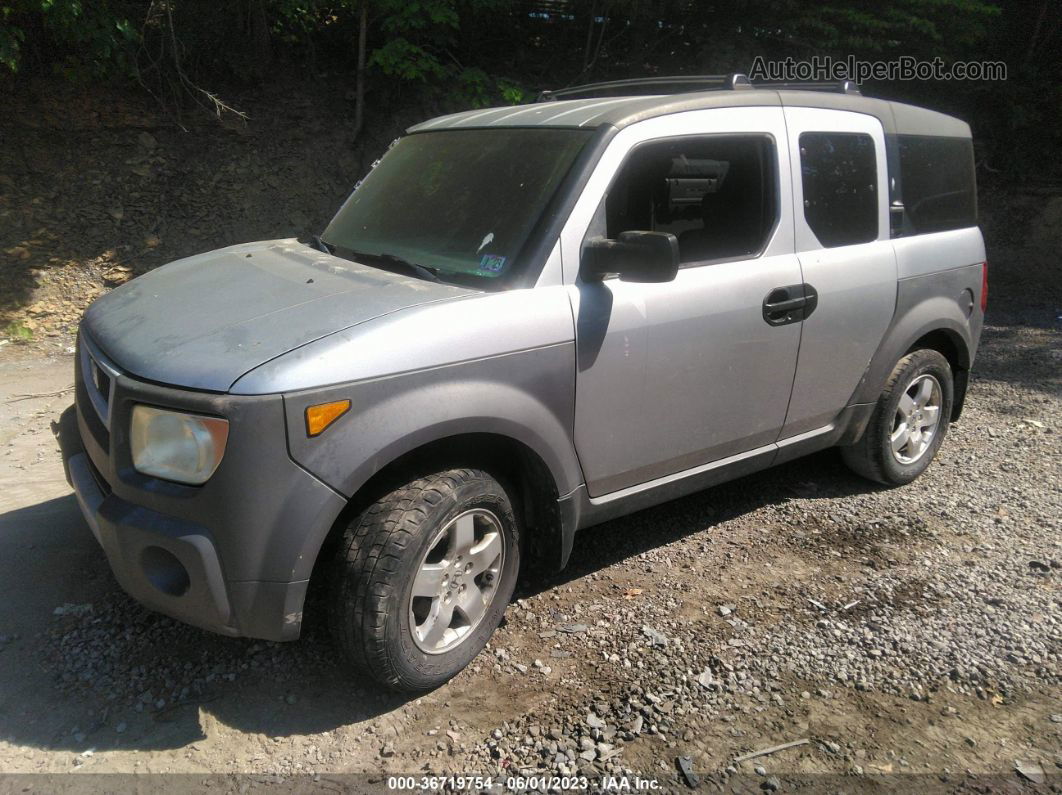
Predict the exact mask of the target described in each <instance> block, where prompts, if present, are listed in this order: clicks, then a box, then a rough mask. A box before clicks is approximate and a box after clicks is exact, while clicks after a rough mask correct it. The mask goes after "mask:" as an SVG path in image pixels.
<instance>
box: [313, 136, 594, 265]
mask: <svg viewBox="0 0 1062 795" xmlns="http://www.w3.org/2000/svg"><path fill="white" fill-rule="evenodd" d="M591 135H592V133H591V132H590V131H587V130H564V129H546V128H543V129H533V128H531V129H529V128H508V129H494V130H440V131H438V132H427V133H417V134H414V135H410V136H407V137H405V138H402V139H401V140H399V141H398V143H396V144H395V145H394V146H393V147H391V149H390V150H388V152H387V154H386V155H385V156H384V157H383V159H382V160H380V162H379V163H378V164H377V165H376V167H375V168H374V169H373V170H372V171H370V172H369V174H368V176H366V177H365V179H364V180H363V181H362V182H361V183H360V184H359V185H358V186H357V187H356V188H355V190H354V192H353V193H352V194H351V195H350V197H349V198H348V199H347V201H346V202H345V203H344V204H343V206H342V207H341V208H340V210H339V212H338V213H336V216H335V218H333V219H332V222H331V223H330V224H329V225H328V228H327V229H326V230H325V232H324V234H323V235H322V238H323V239H324V241H325V242H326V243H328V244H329V245H331V246H334V247H337V248H338V249H339V252H340V253H342V250H343V249H347V250H348V251H351V252H358V253H361V254H365V255H383V254H386V255H390V256H391V257H392V258H399V259H402V260H407V261H408V262H412V263H415V264H417V265H422V266H425V267H428V268H431V269H433V270H434V271H436V272H437V273H438V274H439V275H440V276H441V277H443V278H445V277H446V275H447V274H448V273H449V274H453V273H459V274H465V275H468V276H472V277H481V278H484V279H499V278H501V277H503V276H509V275H513V274H514V272H515V271H516V269H518V268H519V267H520V266H519V264H518V263H517V258H518V255H519V253H520V249H521V248H522V247H523V245H524V243H525V242H526V240H527V237H528V235H529V234H530V232H531V228H532V227H533V226H534V224H535V222H536V221H537V220H538V218H539V216H540V215H541V213H542V210H543V208H544V207H545V206H546V203H547V202H548V201H549V200H550V198H551V197H552V196H553V194H554V192H555V191H556V189H557V186H558V184H559V183H560V181H561V180H562V179H563V178H564V176H565V175H566V174H567V173H568V170H569V169H570V168H571V165H572V162H573V161H574V160H575V157H576V155H577V154H578V153H579V151H580V150H581V149H582V147H583V146H584V144H585V143H586V141H587V140H588V139H589V138H590V136H591Z"/></svg>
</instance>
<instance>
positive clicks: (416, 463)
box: [305, 431, 573, 590]
mask: <svg viewBox="0 0 1062 795" xmlns="http://www.w3.org/2000/svg"><path fill="white" fill-rule="evenodd" d="M398 449H399V450H401V452H396V453H393V455H392V456H391V457H389V458H388V459H387V463H385V464H383V465H382V466H380V467H379V469H378V470H377V471H376V472H375V473H373V474H372V475H371V476H369V477H368V478H367V479H366V480H365V481H364V482H363V483H361V484H360V485H359V486H358V488H357V489H356V490H355V491H354V493H353V494H352V495H351V496H350V498H349V499H348V501H347V504H346V506H345V507H344V509H343V510H342V511H341V512H340V514H339V515H338V516H337V517H336V520H335V522H334V523H333V524H332V527H331V528H330V530H329V531H328V533H327V534H326V535H325V536H324V537H323V538H320V539H317V540H311V539H308V541H309V542H310V544H309V547H310V548H307V549H306V551H305V554H307V555H308V556H309V555H312V560H313V569H312V572H311V574H310V583H311V588H312V589H314V590H317V588H318V587H319V586H320V585H321V584H322V582H323V580H324V579H325V578H326V572H325V567H326V564H327V561H328V560H329V559H330V555H331V551H332V549H333V548H334V545H335V544H337V543H338V541H339V540H340V539H341V537H342V534H343V529H344V528H345V527H346V526H347V524H349V522H350V521H351V520H352V519H353V517H355V516H356V515H357V514H358V513H360V512H361V511H363V510H364V509H365V508H366V507H368V506H369V505H371V504H372V503H373V502H375V501H376V500H378V499H379V498H380V497H382V496H384V495H385V494H387V493H388V492H389V491H391V490H393V489H395V488H398V487H399V486H401V485H402V484H404V483H408V482H409V481H410V480H414V479H416V478H417V477H421V476H423V475H427V474H430V473H432V472H439V471H443V470H446V469H453V468H461V467H467V468H474V469H482V470H484V471H485V472H488V473H490V474H491V475H493V476H494V477H495V478H497V479H498V481H499V482H500V483H501V484H502V486H503V487H504V488H505V489H506V491H507V492H508V493H509V495H510V497H511V498H512V500H513V502H514V506H513V508H514V511H515V512H516V514H517V516H518V517H519V518H520V520H521V521H522V522H523V526H524V532H523V538H524V543H525V547H524V558H525V563H527V564H530V565H531V566H533V567H536V568H543V569H555V568H559V567H560V566H561V565H562V563H563V559H564V558H566V557H567V551H568V550H570V548H571V535H572V533H573V528H570V527H566V526H564V524H563V523H562V521H561V516H560V510H559V505H558V498H559V497H560V496H561V495H560V493H559V489H558V483H557V479H556V477H555V475H554V473H553V472H552V471H551V469H550V466H549V465H548V464H547V463H546V460H545V459H544V457H543V456H542V455H541V454H540V453H539V452H538V451H537V450H535V449H534V448H533V447H532V446H531V445H529V444H527V443H526V442H525V441H522V440H520V439H518V438H516V437H515V436H513V435H508V434H504V433H499V432H496V431H462V432H459V433H454V434H450V435H442V436H438V437H437V438H434V439H432V440H431V441H420V442H419V443H417V444H414V445H410V446H408V447H407V448H405V449H403V448H402V447H399V448H398ZM377 460H379V458H377ZM308 559H310V558H308Z"/></svg>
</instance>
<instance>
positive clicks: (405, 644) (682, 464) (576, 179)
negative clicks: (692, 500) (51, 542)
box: [64, 76, 987, 690]
mask: <svg viewBox="0 0 1062 795" xmlns="http://www.w3.org/2000/svg"><path fill="white" fill-rule="evenodd" d="M814 89H818V90H814ZM543 99H544V100H545V101H541V102H538V103H535V104H531V105H526V106H520V107H506V108H497V109H491V110H476V111H470V112H466V113H458V114H456V115H452V116H444V117H442V118H437V119H433V120H431V121H427V122H424V123H423V124H420V125H418V126H415V127H413V128H411V129H410V130H409V131H408V134H407V135H405V136H404V137H402V138H401V139H399V140H398V141H396V142H395V143H394V144H393V145H392V146H391V148H390V149H389V151H388V152H387V153H386V155H385V156H384V157H383V158H382V159H381V160H380V161H379V162H378V163H377V164H376V165H375V167H374V168H373V169H372V171H371V172H370V173H369V174H368V176H367V177H366V178H365V179H364V180H363V181H362V182H361V183H359V184H358V186H357V187H356V188H355V190H354V192H353V193H352V194H351V195H350V197H349V198H348V199H347V201H346V203H345V204H344V205H343V206H342V207H341V208H340V210H339V212H338V213H337V214H336V216H335V218H333V219H332V222H331V223H330V224H329V225H328V228H327V229H325V231H324V233H323V234H322V235H321V236H320V237H319V238H315V239H313V240H312V241H310V242H309V243H308V244H304V243H300V242H298V241H296V240H274V241H267V242H260V243H249V244H245V245H238V246H232V247H229V248H224V249H220V250H217V251H211V252H208V253H206V254H200V255H198V256H194V257H190V258H188V259H184V260H181V261H178V262H174V263H172V264H170V265H167V266H165V267H162V268H159V269H157V270H155V271H152V272H151V273H149V274H147V275H145V276H142V277H140V278H138V279H136V280H134V281H133V282H131V283H129V284H127V285H125V286H123V287H121V288H119V289H116V290H115V291H113V292H112V293H110V294H108V295H106V296H104V297H103V298H101V299H99V300H98V301H96V303H95V304H93V305H92V307H90V308H89V310H88V311H87V312H86V314H85V317H84V320H83V322H82V324H81V332H80V340H79V353H78V357H77V381H76V383H77V400H76V416H77V426H78V433H76V434H72V435H70V436H69V437H68V438H67V439H66V441H65V443H64V447H65V454H66V455H65V458H66V461H67V465H68V474H69V477H70V480H71V483H72V484H73V486H74V488H75V490H76V492H77V495H78V499H79V502H80V505H81V508H82V510H83V512H84V515H85V517H86V519H87V520H88V523H89V525H90V527H91V528H92V531H93V533H94V534H95V536H96V537H97V539H98V540H99V542H100V544H101V545H102V546H103V549H104V550H105V552H106V554H107V558H108V560H109V562H110V565H111V567H112V569H113V570H114V573H115V575H116V576H117V578H118V580H119V582H120V583H121V585H122V586H123V588H125V590H126V591H128V592H129V593H130V594H131V595H133V596H134V597H136V598H137V599H139V600H140V601H141V602H143V603H144V604H145V605H147V606H149V607H150V608H152V609H155V610H158V611H160V612H163V613H166V614H168V615H171V616H174V617H176V618H179V619H181V620H182V621H186V622H188V623H191V624H195V625H197V626H200V627H204V628H206V629H209V630H212V631H214V632H220V633H224V634H226V635H234V636H249V637H255V638H266V639H270V640H292V639H295V638H297V637H298V636H299V632H300V627H301V624H302V618H303V604H304V600H305V597H306V594H307V589H308V587H309V586H310V584H311V582H314V583H316V582H322V583H325V584H326V585H327V589H328V596H327V604H328V608H329V610H330V612H331V619H330V620H331V623H332V626H333V628H334V631H335V635H336V639H337V643H338V645H339V647H340V648H341V649H342V651H343V653H344V655H345V657H346V658H347V659H348V660H349V662H350V663H351V664H352V665H353V666H354V667H355V668H356V669H358V670H360V671H362V672H364V673H366V674H368V675H370V676H372V677H374V678H375V679H377V680H378V681H379V682H381V683H383V684H384V685H387V686H389V687H393V688H397V689H405V690H418V689H424V688H430V687H433V686H435V685H438V684H440V683H441V682H444V681H445V680H447V679H448V678H450V677H452V676H453V675H454V674H456V673H457V672H458V671H460V670H461V669H462V668H463V667H464V666H465V665H466V664H467V663H468V662H469V661H470V660H471V659H472V658H473V657H474V656H475V655H476V654H477V653H478V652H479V651H480V650H481V649H482V648H483V646H484V644H485V643H486V642H487V640H488V638H489V637H490V635H491V633H492V632H493V631H494V629H495V628H496V627H497V625H498V623H499V622H500V621H501V618H502V614H503V612H504V611H505V608H506V605H507V603H508V602H509V599H510V597H511V595H512V593H513V589H514V585H515V583H516V580H517V576H518V573H519V571H520V568H521V565H522V564H525V563H531V562H537V563H540V564H545V565H546V566H550V567H555V568H556V567H562V566H564V565H565V563H566V562H567V559H568V556H569V553H570V551H571V549H572V539H573V537H574V535H575V533H576V531H577V530H580V529H582V528H585V527H587V526H590V525H594V524H598V523H601V522H604V521H607V520H609V519H612V518H614V517H617V516H620V515H622V514H627V513H630V512H632V511H635V510H638V509H642V508H646V507H648V506H652V505H655V504H658V503H661V502H664V501H666V500H670V499H673V498H675V497H678V496H680V495H684V494H688V493H690V492H694V491H697V490H699V489H703V488H705V487H707V486H711V485H713V484H716V483H719V482H721V481H724V480H728V479H731V478H735V477H738V476H741V475H744V474H747V473H749V472H752V471H755V470H759V469H763V468H765V467H769V466H772V465H774V464H777V463H780V462H783V461H788V460H790V459H793V458H796V457H798V456H802V455H805V454H807V453H810V452H813V451H816V450H821V449H823V448H826V447H831V446H839V447H840V448H841V453H842V455H843V456H844V459H845V460H846V461H847V462H848V464H849V465H850V466H851V467H852V468H853V469H854V470H855V471H856V472H858V473H860V474H861V475H864V476H866V477H868V478H871V479H873V480H876V481H879V482H881V483H885V484H890V485H899V484H904V483H909V482H910V481H912V480H914V478H916V477H917V476H918V475H919V474H921V473H922V472H923V471H924V470H925V469H926V467H927V466H929V463H930V461H931V460H932V458H933V456H934V454H935V453H936V452H937V450H938V449H939V447H940V445H941V443H942V442H943V440H944V435H945V433H946V431H947V429H948V423H949V422H950V421H954V420H955V419H956V418H957V417H958V416H959V412H960V410H961V408H962V403H963V398H964V396H965V393H966V385H967V379H968V377H969V372H970V366H971V364H972V362H973V359H974V353H975V351H976V348H977V343H978V338H979V336H980V332H981V325H982V319H983V316H984V314H983V313H984V309H985V297H986V289H987V285H986V281H985V279H986V266H985V251H984V243H983V240H982V237H981V233H980V231H979V229H978V227H977V218H976V197H975V185H974V173H973V149H972V145H971V139H970V129H969V127H968V126H967V125H966V124H965V123H964V122H962V121H959V120H957V119H954V118H951V117H949V116H945V115H942V114H940V113H935V112H932V111H929V110H924V109H921V108H917V107H912V106H909V105H902V104H898V103H894V102H885V101H881V100H876V99H869V98H865V97H862V96H860V95H859V94H858V93H857V92H853V91H852V89H851V87H850V86H841V87H839V88H834V89H832V90H824V89H823V87H814V86H804V87H786V86H771V87H753V86H751V85H749V83H748V81H747V80H745V79H743V78H741V77H740V76H731V77H729V78H726V79H723V80H719V81H716V82H714V83H713V82H712V81H711V80H708V79H704V80H701V81H700V82H697V81H687V80H670V81H637V82H630V83H620V84H598V85H595V86H589V87H582V88H579V89H569V90H566V91H562V92H556V93H555V94H552V95H548V96H546V97H544V98H543Z"/></svg>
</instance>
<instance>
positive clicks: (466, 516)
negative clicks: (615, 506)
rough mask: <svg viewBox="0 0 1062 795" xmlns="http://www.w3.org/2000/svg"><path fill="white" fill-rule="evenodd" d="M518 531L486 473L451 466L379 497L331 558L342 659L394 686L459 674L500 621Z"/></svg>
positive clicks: (415, 686)
mask: <svg viewBox="0 0 1062 795" xmlns="http://www.w3.org/2000/svg"><path fill="white" fill-rule="evenodd" d="M519 568H520V535H519V526H518V524H517V522H516V517H515V514H514V512H513V509H512V505H511V503H510V500H509V497H508V495H507V494H506V492H505V490H504V489H503V488H502V487H501V485H500V484H499V483H498V482H497V481H496V480H495V479H494V478H493V477H491V476H490V475H489V474H487V473H486V472H482V471H480V470H475V469H453V470H449V471H446V472H440V473H437V474H434V475H431V476H428V477H425V478H419V479H417V480H414V481H412V482H410V483H408V484H406V485H405V486H402V487H401V488H399V489H395V490H394V491H392V492H391V493H389V494H387V495H385V496H384V497H382V498H381V499H379V500H377V501H376V502H375V503H373V504H372V505H370V506H369V507H368V508H367V509H365V510H364V511H363V512H362V513H361V514H360V515H359V516H358V517H357V518H356V519H354V521H352V522H351V524H350V525H349V527H348V528H347V529H346V532H345V534H344V539H343V543H342V544H341V545H340V549H339V554H338V558H337V560H336V571H335V572H334V575H333V579H332V595H331V598H330V606H331V624H332V628H333V632H334V634H335V636H336V639H337V641H338V643H339V646H340V648H341V650H342V651H343V653H344V655H345V657H346V658H347V660H348V661H349V662H350V663H351V664H352V665H353V666H354V667H355V668H356V669H357V670H358V671H360V672H361V673H363V674H366V675H368V676H370V677H372V678H373V679H375V680H377V681H378V682H380V683H381V684H384V685H386V686H388V687H390V688H392V689H395V690H406V691H410V690H426V689H429V688H432V687H436V686H438V685H441V684H442V683H443V682H445V681H447V680H448V679H450V678H451V677H453V676H454V675H455V674H457V673H458V672H459V671H460V670H461V669H462V668H464V667H465V666H466V665H467V664H468V663H469V662H470V661H471V660H472V658H474V657H475V656H476V655H477V654H478V653H479V652H480V651H481V650H482V648H483V647H484V646H485V645H486V643H487V641H488V640H489V639H490V636H491V634H493V632H494V630H495V628H497V626H498V624H499V623H500V622H501V619H502V615H503V614H504V612H505V608H506V606H507V605H508V603H509V599H510V598H511V597H512V593H513V589H514V588H515V586H516V578H517V574H518V572H519Z"/></svg>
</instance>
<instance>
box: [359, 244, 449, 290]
mask: <svg viewBox="0 0 1062 795" xmlns="http://www.w3.org/2000/svg"><path fill="white" fill-rule="evenodd" d="M346 252H347V253H348V254H349V255H350V256H351V257H352V258H353V259H366V260H376V261H377V262H383V263H386V264H387V265H398V266H399V267H402V268H405V269H406V270H408V271H411V272H412V273H413V274H414V275H415V276H419V277H420V278H422V279H427V280H428V281H429V282H438V283H439V284H442V283H443V280H442V279H440V278H439V271H438V270H436V269H435V268H431V267H428V266H427V265H420V264H418V263H416V262H410V261H409V260H408V259H404V258H402V257H400V256H398V255H397V254H388V253H387V252H381V253H379V254H369V253H367V252H365V251H355V250H354V249H352V248H350V249H346Z"/></svg>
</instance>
